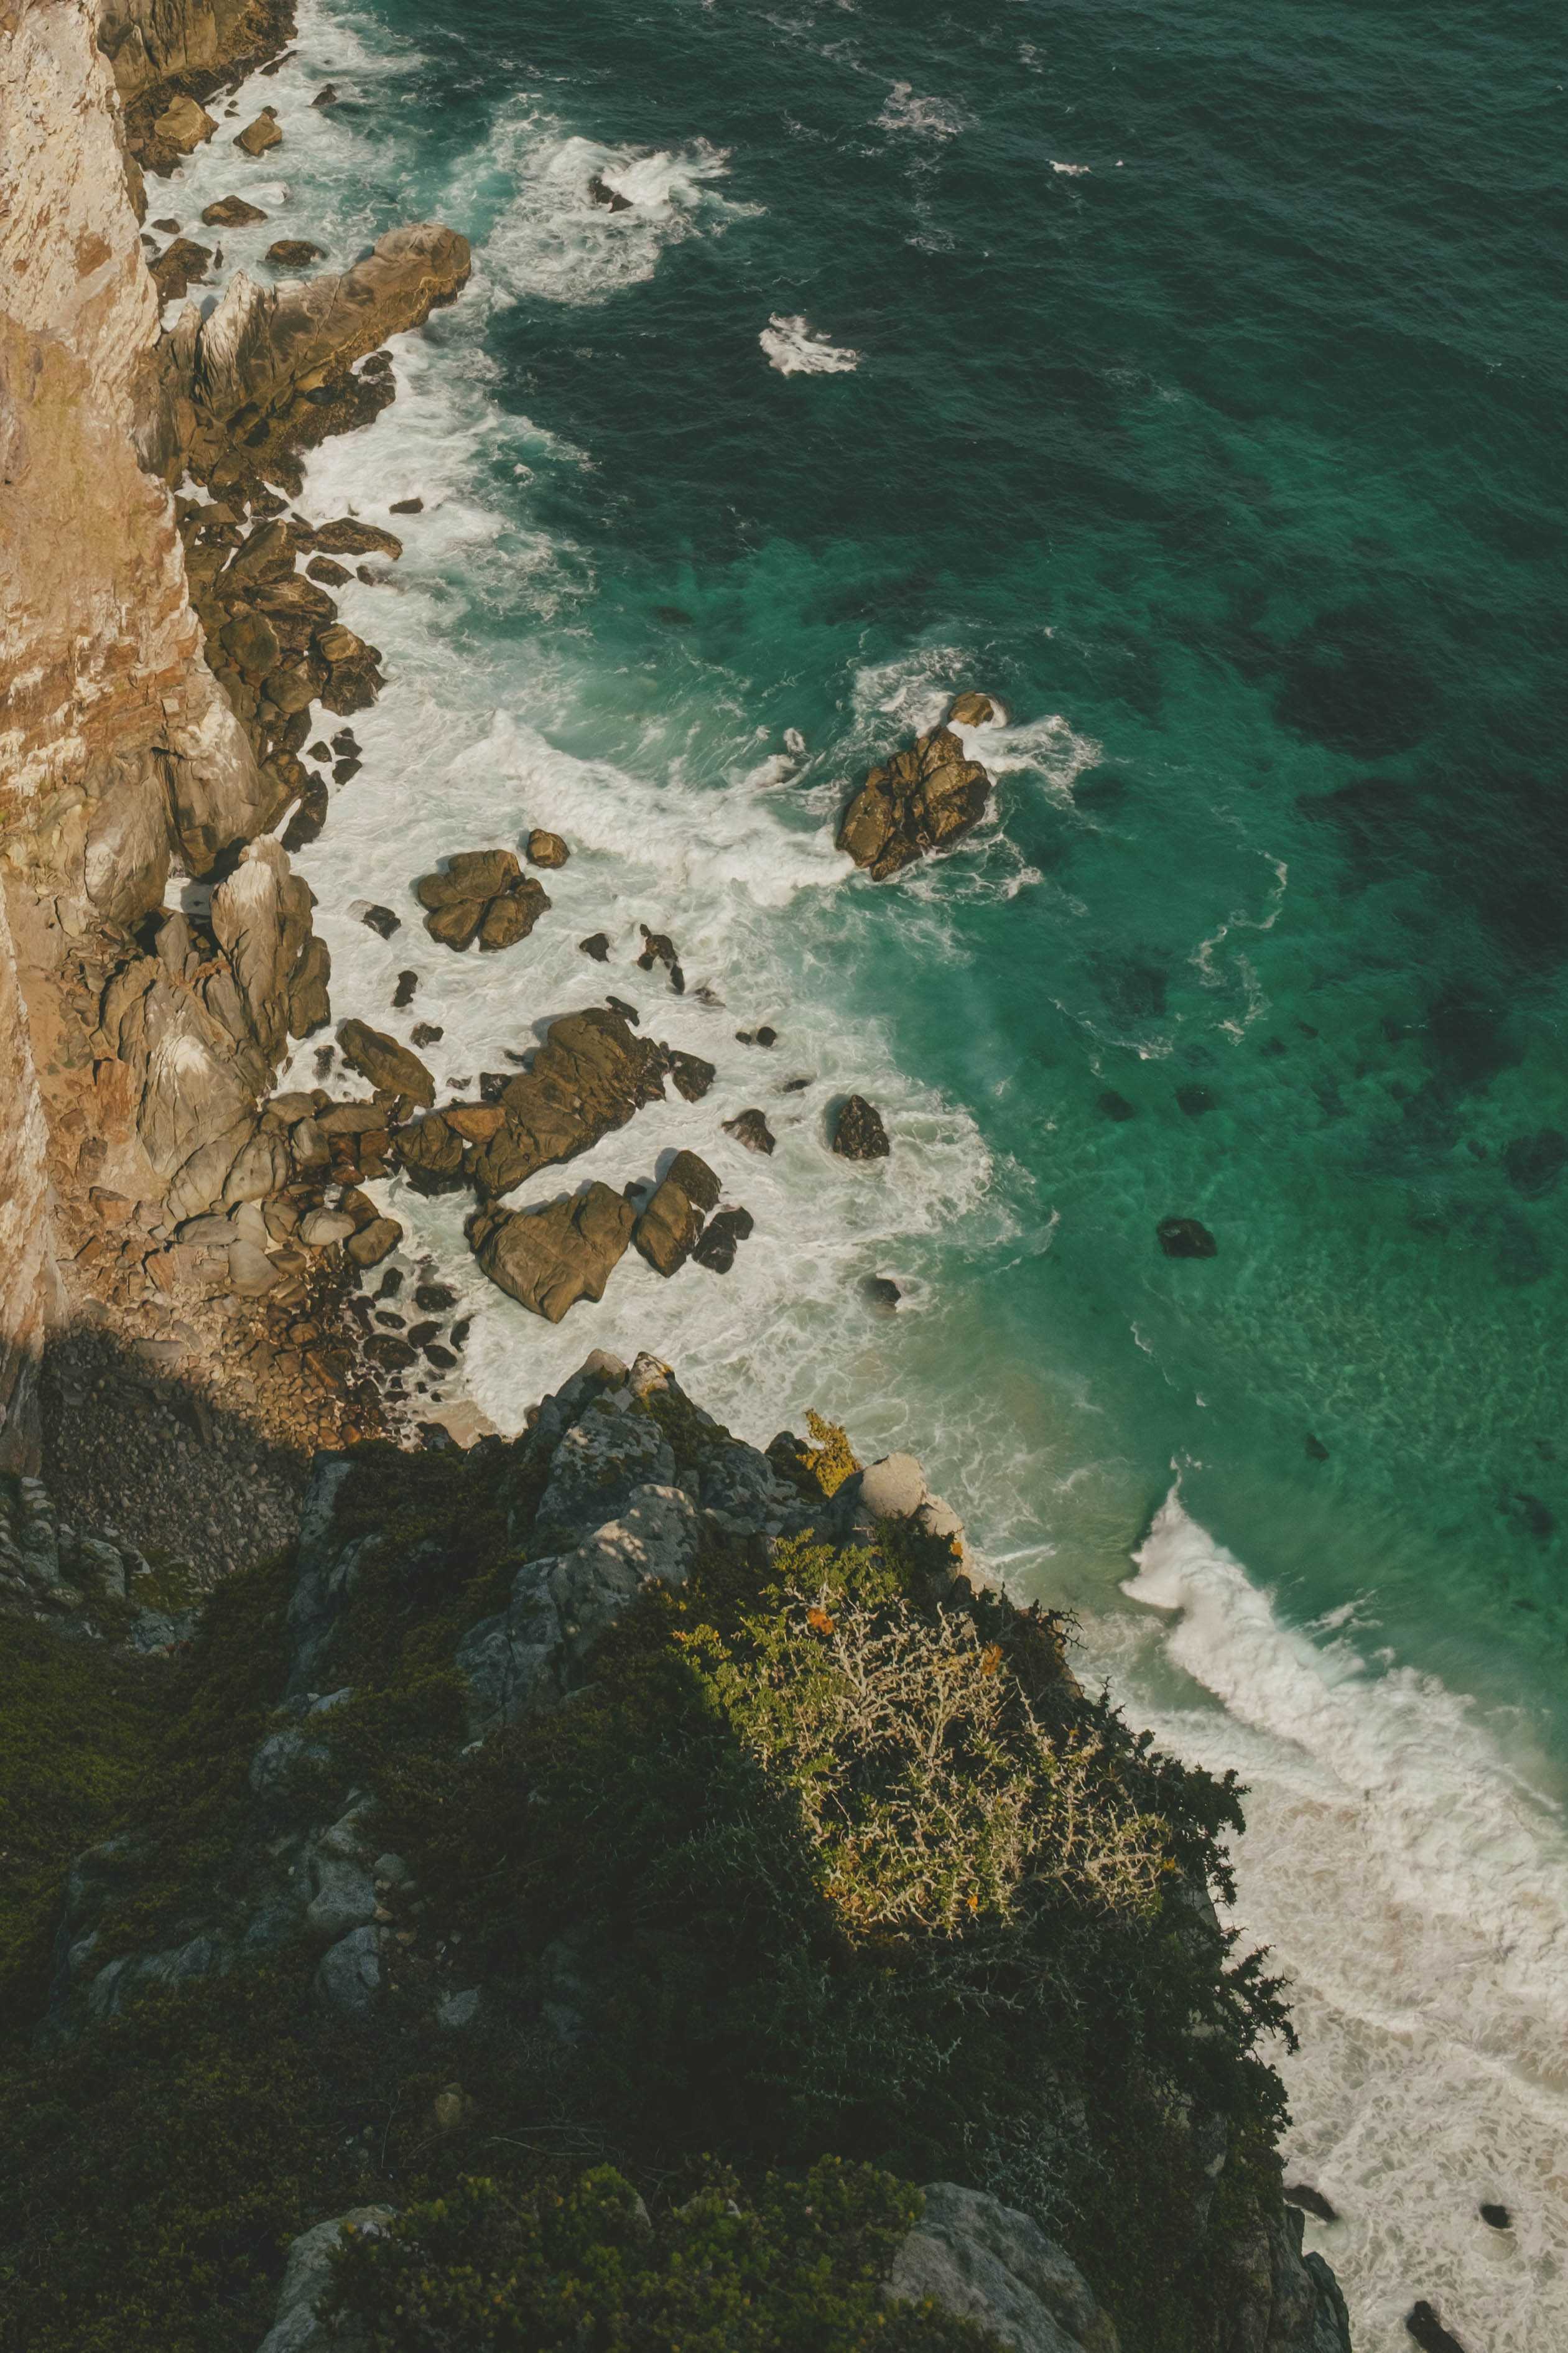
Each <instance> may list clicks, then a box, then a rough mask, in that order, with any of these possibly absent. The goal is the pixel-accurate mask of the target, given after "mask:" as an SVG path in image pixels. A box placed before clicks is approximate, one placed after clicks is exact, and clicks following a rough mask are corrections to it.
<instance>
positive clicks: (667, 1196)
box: [632, 1152, 719, 1275]
mask: <svg viewBox="0 0 1568 2353" xmlns="http://www.w3.org/2000/svg"><path fill="white" fill-rule="evenodd" d="M718 1198H719V1179H718V1178H717V1176H714V1174H713V1171H712V1170H711V1168H710V1167H709V1166H708V1164H707V1162H706V1161H705V1160H700V1159H699V1158H698V1156H697V1155H696V1153H694V1152H678V1153H677V1154H676V1155H675V1159H674V1160H673V1162H672V1163H671V1164H670V1166H669V1167H668V1170H667V1171H666V1173H665V1176H664V1177H663V1179H662V1181H661V1182H660V1184H659V1186H658V1189H657V1190H656V1192H655V1193H654V1196H653V1198H652V1199H651V1200H650V1201H649V1203H648V1205H647V1208H646V1209H644V1211H643V1213H642V1215H641V1216H640V1217H639V1218H638V1219H637V1224H636V1226H635V1228H634V1229H633V1231H632V1240H633V1241H634V1242H635V1243H636V1245H637V1249H638V1250H640V1251H641V1253H642V1255H643V1257H644V1258H646V1259H647V1262H648V1264H649V1266H651V1267H652V1268H653V1269H654V1270H655V1271H656V1272H657V1273H658V1274H663V1275H671V1274H674V1273H676V1272H677V1271H679V1268H681V1267H683V1266H684V1265H685V1263H686V1261H687V1260H688V1259H689V1257H690V1255H691V1252H692V1250H693V1248H694V1247H695V1245H696V1242H697V1239H698V1236H699V1235H700V1233H701V1231H702V1219H703V1216H704V1213H705V1212H706V1211H707V1210H709V1209H710V1208H713V1206H714V1204H715V1203H716V1202H717V1200H718Z"/></svg>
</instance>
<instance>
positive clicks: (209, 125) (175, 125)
mask: <svg viewBox="0 0 1568 2353" xmlns="http://www.w3.org/2000/svg"><path fill="white" fill-rule="evenodd" d="M216 129H217V124H216V122H215V121H213V118H212V116H211V115H210V114H209V113H208V112H207V111H206V109H205V107H204V106H198V105H197V103H196V101H195V99H194V98H187V97H186V96H185V95H184V92H182V93H181V95H180V96H179V97H178V98H174V99H171V100H170V101H169V103H168V105H167V106H166V107H165V108H164V109H163V113H162V114H160V115H159V116H158V117H157V118H156V120H155V121H154V122H153V137H154V138H155V139H157V140H159V141H161V142H163V145H165V146H167V147H173V148H174V150H175V152H176V153H179V154H181V155H189V154H190V153H192V151H193V150H194V149H195V148H197V147H199V146H200V145H201V143H202V142H203V140H204V139H210V138H211V137H212V135H213V132H215V131H216Z"/></svg>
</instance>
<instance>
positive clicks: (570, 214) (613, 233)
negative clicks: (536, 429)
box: [453, 98, 757, 305]
mask: <svg viewBox="0 0 1568 2353" xmlns="http://www.w3.org/2000/svg"><path fill="white" fill-rule="evenodd" d="M729 168H730V158H729V156H728V154H727V153H725V152H724V151H723V150H721V149H720V148H717V147H713V146H710V144H709V142H707V141H706V140H703V139H699V140H695V141H693V142H690V143H689V145H685V146H681V147H671V148H660V149H657V150H655V151H652V152H637V151H633V150H627V149H624V148H614V147H606V146H603V145H601V144H600V143H599V142H596V141H595V140H592V139H584V138H582V137H580V136H578V135H576V134H574V133H571V132H566V131H565V130H564V129H563V126H562V125H561V124H560V123H559V122H558V121H556V120H555V119H554V118H553V117H552V115H551V114H550V113H549V111H547V110H546V109H545V108H544V107H542V106H541V105H539V104H538V103H536V102H535V101H533V100H530V99H527V98H520V99H516V100H512V101H511V102H510V104H509V105H508V106H506V107H505V108H503V109H502V111H501V112H500V115H499V116H498V117H497V119H496V121H495V124H494V126H493V128H492V130H491V132H490V136H489V142H488V144H487V146H486V148H485V149H484V150H483V151H482V152H481V153H479V154H477V155H476V156H474V157H472V158H470V159H469V160H468V163H467V164H465V165H464V167H463V171H462V174H461V177H460V180H459V182H458V185H457V186H456V187H455V189H454V192H453V208H454V209H455V210H457V211H458V212H462V211H463V210H464V209H465V199H466V195H467V193H468V191H469V190H470V189H477V190H479V191H489V190H490V189H492V188H493V187H494V185H495V184H496V182H497V181H498V180H500V182H501V184H502V185H509V186H510V196H509V198H508V200H507V201H506V203H505V204H504V206H503V207H502V209H501V211H500V214H499V216H498V217H497V218H496V219H495V221H494V223H493V225H492V226H491V227H490V228H489V233H488V235H487V236H486V237H485V239H484V269H485V272H486V275H487V277H488V278H489V280H490V283H491V285H492V287H493V288H494V289H495V290H496V292H497V296H498V298H499V299H500V300H502V301H516V300H518V299H520V298H521V297H524V296H531V297H538V296H542V297H543V298H544V299H545V300H547V301H552V302H564V303H573V304H579V305H587V304H594V303H598V302H603V301H605V300H607V298H608V297H609V296H610V295H612V294H616V293H618V292H620V291H621V290H623V289H624V288H626V287H628V286H636V285H638V284H641V283H642V282H644V281H646V280H647V279H649V278H651V277H652V276H653V274H654V271H655V270H656V269H657V268H658V260H659V256H660V255H661V254H662V253H663V252H664V251H665V250H666V249H667V248H668V247H670V246H672V245H677V244H679V243H680V242H681V240H682V239H684V238H686V237H694V236H698V235H700V234H702V233H704V232H708V233H710V234H722V231H723V229H724V228H725V227H727V226H728V224H729V222H730V221H731V220H733V219H736V218H740V217H742V216H745V215H748V214H751V213H753V212H754V211H755V210H756V209H757V208H756V207H755V206H742V205H738V204H735V203H732V202H731V203H726V202H725V201H724V200H723V199H722V198H721V195H719V192H718V190H717V189H716V187H715V185H714V183H715V182H716V181H719V180H721V179H722V178H723V177H724V176H725V174H727V173H728V171H729ZM595 179H597V180H600V181H602V182H603V184H604V185H605V187H607V188H609V189H612V190H613V191H614V192H615V194H616V195H618V196H620V197H622V198H623V199H624V200H625V204H626V209H625V210H620V209H612V208H611V207H610V206H607V205H605V204H602V203H596V202H595V199H594V197H593V196H592V195H590V194H589V188H590V185H591V184H592V182H593V181H595Z"/></svg>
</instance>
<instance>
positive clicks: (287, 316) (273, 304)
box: [175, 222, 471, 554]
mask: <svg viewBox="0 0 1568 2353" xmlns="http://www.w3.org/2000/svg"><path fill="white" fill-rule="evenodd" d="M470 268H471V260H470V256H469V252H468V240H467V238H465V237H458V236H457V235H456V234H455V233H454V231H452V230H451V229H448V228H441V227H435V226H433V225H431V224H429V223H427V222H421V223H419V224H417V225H416V226H415V227H407V228H398V229H393V230H391V231H390V232H389V233H388V234H387V235H386V236H385V237H382V238H381V239H380V240H379V241H378V243H377V245H376V247H375V249H374V252H373V253H371V254H369V255H368V256H367V257H366V259H364V260H363V261H359V262H356V263H355V264H354V266H353V269H348V270H345V271H343V272H342V275H341V276H336V277H334V276H331V275H327V276H324V277H321V278H312V279H310V280H307V281H305V282H303V283H300V284H290V285H284V286H275V287H268V288H265V289H263V288H262V287H259V286H258V285H257V284H256V283H255V281H254V280H252V279H249V278H247V276H246V274H245V272H244V271H243V270H239V271H237V272H236V274H235V276H234V277H233V278H231V279H230V280H229V282H228V285H227V286H226V288H225V290H224V296H223V300H222V301H220V302H219V304H218V306H217V308H216V311H213V313H212V315H211V317H210V318H207V319H203V320H196V321H195V322H193V325H192V326H191V328H189V329H187V330H186V332H185V336H184V342H182V341H181V338H180V330H179V329H178V328H177V329H176V330H175V341H176V345H177V347H178V352H179V354H180V355H182V356H183V357H184V361H185V365H186V367H187V369H188V383H189V386H190V391H191V396H192V397H193V398H194V399H195V401H196V403H197V404H198V406H200V407H202V408H204V409H205V410H206V411H207V413H208V414H209V415H210V416H211V417H214V418H215V419H216V420H217V421H219V422H220V423H221V422H224V421H226V419H227V418H229V417H233V416H235V415H236V414H237V412H238V411H239V410H240V409H241V408H245V407H247V406H254V407H256V408H257V409H258V410H264V409H270V408H273V407H274V406H276V405H277V404H278V402H279V401H280V400H281V399H282V398H283V397H284V396H286V395H288V394H289V393H290V392H291V390H292V388H293V386H294V385H297V384H300V383H301V382H313V383H320V382H321V380H322V379H323V378H325V377H327V376H330V375H332V374H333V373H334V372H335V371H339V370H342V369H345V368H347V367H348V366H349V364H351V362H353V360H355V359H358V358H360V357H362V356H363V354H364V353H366V352H369V351H372V350H374V348H375V346H376V345H377V344H379V343H384V342H385V341H386V339H387V337H388V336H389V335H393V334H398V333H401V332H403V331H404V330H405V328H408V327H413V326H416V325H418V324H419V322H421V321H422V320H423V319H425V318H426V316H427V315H428V313H429V311H431V310H432V308H434V307H435V306H436V305H437V304H439V303H442V302H448V301H452V300H453V298H454V297H455V296H456V295H457V293H458V290H459V289H460V288H461V287H463V286H464V285H466V284H467V282H468V272H469V269H470ZM183 315H184V317H186V318H188V317H190V312H189V311H186V312H185V313H184V314H183ZM317 543H318V545H321V540H320V538H318V542H317ZM325 552H326V553H327V554H341V553H342V550H341V549H339V548H335V547H333V546H331V545H330V544H329V545H328V546H327V547H326V551H325Z"/></svg>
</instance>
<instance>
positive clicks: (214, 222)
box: [202, 124, 267, 228]
mask: <svg viewBox="0 0 1568 2353" xmlns="http://www.w3.org/2000/svg"><path fill="white" fill-rule="evenodd" d="M214 128H215V129H216V124H215V126H214ZM266 218H267V215H266V214H265V213H264V212H263V211H262V209H261V207H260V206H259V205H247V203H246V201H245V198H244V197H243V196H220V197H219V198H218V200H217V202H216V205H208V206H207V207H206V209H205V212H204V213H203V215H202V219H203V221H204V223H205V226H206V227H208V228H244V227H246V225H247V222H250V221H264V220H265V219H266Z"/></svg>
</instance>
